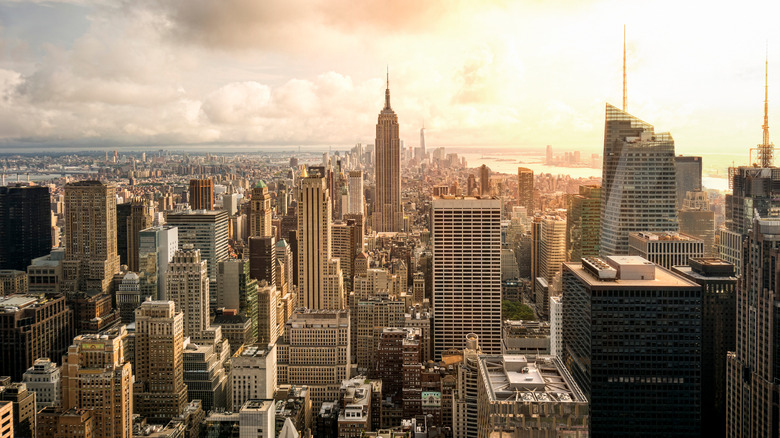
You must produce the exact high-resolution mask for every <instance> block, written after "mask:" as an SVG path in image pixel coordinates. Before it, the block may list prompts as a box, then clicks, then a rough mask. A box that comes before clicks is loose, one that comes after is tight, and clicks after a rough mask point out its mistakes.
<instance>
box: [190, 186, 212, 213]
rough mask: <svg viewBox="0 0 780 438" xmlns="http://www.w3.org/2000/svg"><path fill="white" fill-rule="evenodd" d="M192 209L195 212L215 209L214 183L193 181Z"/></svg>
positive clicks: (191, 187)
mask: <svg viewBox="0 0 780 438" xmlns="http://www.w3.org/2000/svg"><path fill="white" fill-rule="evenodd" d="M189 196H190V198H189V201H190V208H192V209H193V210H213V209H214V181H212V180H210V179H191V180H190V192H189Z"/></svg>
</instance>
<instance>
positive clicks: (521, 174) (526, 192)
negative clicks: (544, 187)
mask: <svg viewBox="0 0 780 438" xmlns="http://www.w3.org/2000/svg"><path fill="white" fill-rule="evenodd" d="M517 205H519V206H520V207H525V211H526V212H527V213H528V214H529V215H530V214H533V212H534V171H533V170H531V169H528V168H526V167H518V168H517Z"/></svg>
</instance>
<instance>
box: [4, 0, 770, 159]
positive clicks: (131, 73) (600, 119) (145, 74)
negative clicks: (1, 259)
mask: <svg viewBox="0 0 780 438" xmlns="http://www.w3.org/2000/svg"><path fill="white" fill-rule="evenodd" d="M777 12H780V4H775V3H774V2H770V1H761V2H759V1H741V2H728V3H727V2H723V1H712V2H700V1H680V0H676V1H670V0H658V1H652V2H649V1H644V2H636V1H612V0H608V1H587V0H566V1H544V0H537V1H502V0H496V1H466V0H426V1H419V0H392V1H391V0H376V1H354V0H328V1H325V0H281V1H279V0H262V1H258V0H170V1H162V2H160V1H157V0H105V1H99V0H96V1H87V0H63V1H3V0H0V151H1V150H2V149H3V148H7V149H8V148H12V149H14V150H20V149H21V150H29V151H31V152H34V151H35V150H36V149H40V148H42V147H54V146H69V147H81V146H85V147H107V148H129V149H132V147H133V146H149V145H160V146H165V145H200V146H203V145H214V146H220V145H249V146H255V145H256V146H258V147H263V146H269V147H270V146H295V147H297V146H302V147H304V148H305V147H307V146H323V145H328V146H333V147H334V148H336V149H346V148H348V147H351V146H352V145H354V144H355V143H358V142H362V143H373V142H374V134H375V125H376V118H377V115H378V113H379V111H380V110H381V108H382V106H383V100H384V88H385V80H386V78H385V75H386V70H387V69H388V68H389V72H390V75H389V76H390V90H391V95H392V97H391V102H392V106H393V109H394V110H395V112H396V113H397V114H398V118H399V123H400V130H401V138H402V140H404V141H405V145H406V146H407V147H409V146H417V144H418V142H419V130H420V127H421V126H422V125H423V124H424V125H425V128H426V144H427V146H428V147H436V146H445V147H453V148H459V149H461V150H471V149H473V150H477V151H481V150H490V149H501V150H505V151H507V152H508V153H511V152H512V151H520V150H537V149H538V150H541V149H543V148H544V147H545V145H548V144H549V145H553V147H554V148H555V150H556V151H564V150H582V151H591V152H599V151H600V150H601V149H602V145H603V135H604V127H603V126H604V125H603V124H604V108H605V103H607V102H610V103H612V104H615V105H617V106H620V104H621V100H622V56H623V25H624V24H625V25H626V28H627V54H628V60H627V70H628V79H627V83H628V104H627V111H628V112H629V113H631V114H633V115H635V116H637V117H639V118H641V119H643V120H645V121H647V122H649V123H651V124H653V125H655V127H656V131H657V132H661V131H669V132H671V133H672V136H673V137H674V138H675V143H676V150H677V153H681V154H705V155H706V154H710V155H722V156H736V157H737V158H735V159H737V160H738V159H739V157H744V161H745V162H746V161H747V156H748V150H749V148H750V147H754V146H755V145H756V144H757V143H759V142H760V141H761V125H762V123H763V99H764V62H765V57H766V56H768V59H769V102H770V104H769V115H770V120H769V121H770V138H774V136H773V135H772V132H774V131H773V127H774V126H776V127H777V128H778V129H780V104H778V105H777V106H773V104H774V102H780V99H776V97H777V96H779V95H780V87H776V86H774V84H776V83H777V84H780V27H778V26H777V25H776V23H775V22H774V21H773V17H776V16H777ZM775 65H777V66H778V67H777V68H776V69H775V68H774V66H775Z"/></svg>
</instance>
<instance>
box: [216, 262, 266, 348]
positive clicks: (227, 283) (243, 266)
mask: <svg viewBox="0 0 780 438" xmlns="http://www.w3.org/2000/svg"><path fill="white" fill-rule="evenodd" d="M217 275H218V277H217V307H221V308H226V309H235V310H237V311H239V312H241V313H243V314H244V315H245V316H246V317H247V318H248V319H249V320H250V322H251V333H252V335H251V338H252V340H254V339H256V338H257V324H258V319H257V280H255V279H254V278H251V275H250V271H249V262H248V261H247V260H241V259H236V260H225V261H222V262H219V273H218V274H217ZM223 332H224V329H223ZM239 346H240V344H239V345H233V343H232V342H231V343H230V347H231V348H238V347H239Z"/></svg>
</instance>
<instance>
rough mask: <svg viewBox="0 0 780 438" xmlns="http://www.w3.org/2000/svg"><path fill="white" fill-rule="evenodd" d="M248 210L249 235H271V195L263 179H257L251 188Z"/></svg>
mask: <svg viewBox="0 0 780 438" xmlns="http://www.w3.org/2000/svg"><path fill="white" fill-rule="evenodd" d="M249 202H250V204H249V205H250V210H249V236H250V237H271V236H272V233H271V214H272V212H273V210H272V209H271V195H270V194H269V193H268V186H267V185H266V184H265V182H264V181H258V182H257V184H255V186H254V187H253V188H252V199H251V200H250V201H249Z"/></svg>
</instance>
